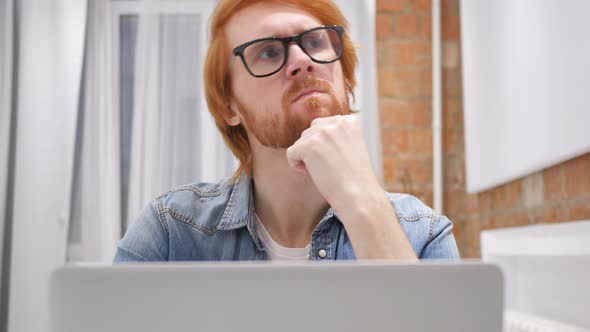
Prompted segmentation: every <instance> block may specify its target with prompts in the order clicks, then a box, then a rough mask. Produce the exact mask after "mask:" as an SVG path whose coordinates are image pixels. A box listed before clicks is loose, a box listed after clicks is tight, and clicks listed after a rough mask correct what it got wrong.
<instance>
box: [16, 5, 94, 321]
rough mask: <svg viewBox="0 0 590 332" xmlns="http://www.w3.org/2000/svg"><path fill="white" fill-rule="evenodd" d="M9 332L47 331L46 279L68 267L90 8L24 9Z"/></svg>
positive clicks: (47, 7) (31, 6)
mask: <svg viewBox="0 0 590 332" xmlns="http://www.w3.org/2000/svg"><path fill="white" fill-rule="evenodd" d="M20 8H21V11H20V15H19V16H20V22H19V23H20V24H19V27H20V33H21V36H20V48H19V52H20V54H19V63H18V71H19V82H18V97H17V107H18V129H17V136H16V157H15V159H16V160H15V163H16V164H15V169H16V171H15V179H14V180H15V191H14V215H13V217H14V219H13V220H14V221H13V237H12V245H13V247H12V256H11V261H12V267H11V274H10V283H11V293H10V304H9V306H10V312H9V322H8V330H9V332H20V331H37V332H43V331H47V329H48V312H47V303H48V291H49V290H48V279H49V274H50V272H51V271H52V270H53V269H55V268H57V267H58V266H61V265H63V264H64V262H65V246H66V238H67V231H66V230H67V224H66V223H67V220H68V212H69V206H68V205H69V191H70V187H71V173H72V171H71V170H72V160H73V158H72V157H73V147H74V144H73V143H74V137H75V123H76V112H77V103H78V93H79V84H80V73H81V66H82V54H83V53H82V51H83V45H84V43H83V40H84V39H83V37H84V28H85V25H84V20H85V16H86V2H85V1H79V0H54V1H46V0H22V1H20Z"/></svg>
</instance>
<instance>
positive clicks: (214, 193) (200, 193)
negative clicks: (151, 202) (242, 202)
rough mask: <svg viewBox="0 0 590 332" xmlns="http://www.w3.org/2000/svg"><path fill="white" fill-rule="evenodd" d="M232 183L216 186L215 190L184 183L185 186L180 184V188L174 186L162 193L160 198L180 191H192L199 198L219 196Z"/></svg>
mask: <svg viewBox="0 0 590 332" xmlns="http://www.w3.org/2000/svg"><path fill="white" fill-rule="evenodd" d="M231 185H232V184H231V183H228V182H225V183H223V184H221V185H219V186H218V187H216V188H215V189H214V190H211V191H205V190H200V189H199V188H196V187H195V186H194V185H192V184H189V185H184V186H180V187H178V188H174V189H172V190H169V191H167V192H165V193H164V194H162V195H160V196H159V197H158V198H163V197H165V196H168V195H170V194H173V193H176V192H180V191H190V192H191V193H192V194H193V195H195V196H197V197H198V198H209V197H217V196H219V195H221V194H223V192H224V191H225V189H227V188H228V187H230V186H231Z"/></svg>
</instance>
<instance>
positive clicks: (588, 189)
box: [564, 153, 590, 196]
mask: <svg viewBox="0 0 590 332" xmlns="http://www.w3.org/2000/svg"><path fill="white" fill-rule="evenodd" d="M564 167H565V185H566V191H567V193H568V195H570V196H575V195H581V194H590V153H587V154H585V155H583V156H581V157H578V158H576V159H572V160H570V161H568V162H566V163H565V164H564Z"/></svg>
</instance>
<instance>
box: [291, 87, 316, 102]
mask: <svg viewBox="0 0 590 332" xmlns="http://www.w3.org/2000/svg"><path fill="white" fill-rule="evenodd" d="M316 92H317V93H322V92H323V91H321V90H319V89H305V90H303V91H301V92H300V93H299V94H298V95H297V97H295V99H293V103H294V102H296V101H298V100H299V99H301V98H304V97H305V96H307V95H310V94H312V93H316Z"/></svg>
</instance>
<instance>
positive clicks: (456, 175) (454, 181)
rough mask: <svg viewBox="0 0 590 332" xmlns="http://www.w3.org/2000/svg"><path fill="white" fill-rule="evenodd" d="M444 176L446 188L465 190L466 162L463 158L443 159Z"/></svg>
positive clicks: (449, 156) (452, 156) (447, 157)
mask: <svg viewBox="0 0 590 332" xmlns="http://www.w3.org/2000/svg"><path fill="white" fill-rule="evenodd" d="M443 163H444V164H443V166H444V167H443V176H444V181H445V187H447V188H449V189H456V188H465V160H464V158H463V157H461V156H457V155H448V156H444V157H443Z"/></svg>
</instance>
